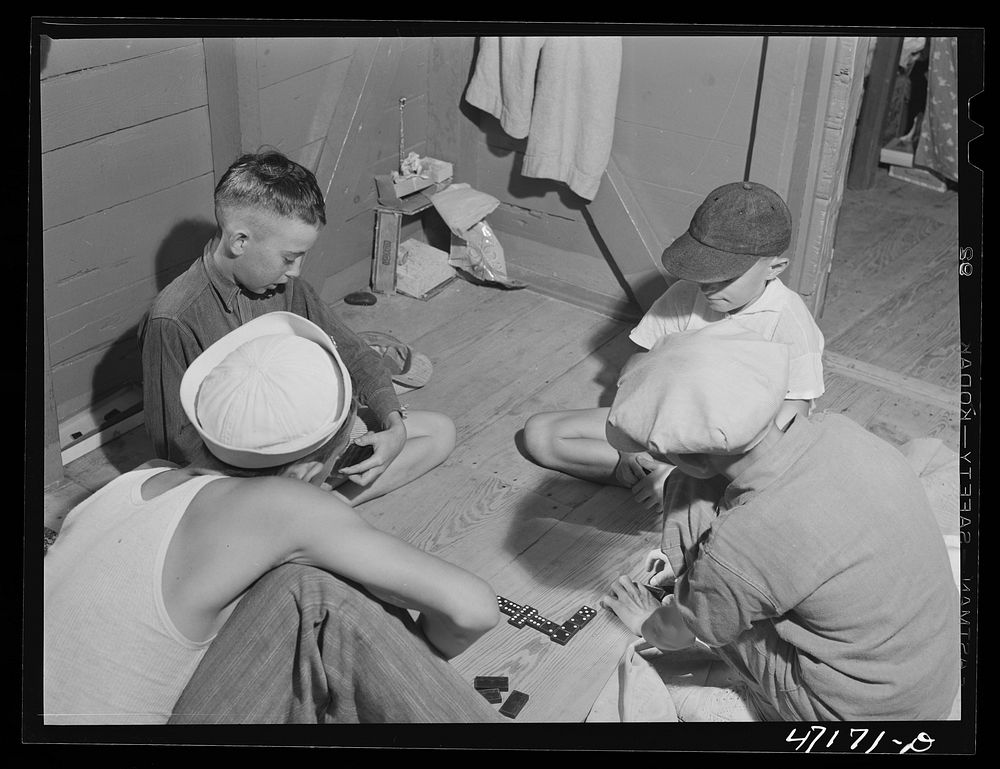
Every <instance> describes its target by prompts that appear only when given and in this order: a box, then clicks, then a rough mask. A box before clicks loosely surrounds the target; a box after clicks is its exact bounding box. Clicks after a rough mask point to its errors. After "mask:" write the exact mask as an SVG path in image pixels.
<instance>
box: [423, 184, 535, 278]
mask: <svg viewBox="0 0 1000 769" xmlns="http://www.w3.org/2000/svg"><path fill="white" fill-rule="evenodd" d="M430 201H431V203H432V204H433V205H434V208H435V209H437V212H438V213H439V214H440V215H441V218H442V219H443V220H444V223H445V224H446V225H448V229H449V230H451V233H452V235H454V236H455V238H457V239H458V241H459V242H458V243H456V242H454V241H453V243H452V247H451V253H450V255H449V257H448V264H450V265H451V266H452V267H456V268H458V269H460V270H463V271H465V272H467V273H469V274H470V275H472V276H473V277H474V278H476V279H478V280H480V281H483V282H485V283H490V284H494V285H498V286H501V287H503V288H508V289H514V288H524V287H525V284H524V283H521V282H520V281H517V280H513V279H511V278H509V277H507V263H506V261H505V260H504V255H503V246H501V245H500V241H499V240H497V237H496V234H495V233H494V232H493V230H492V229H491V228H490V226H489V224H488V223H487V222H486V217H487V216H488V215H489V214H491V213H492V212H493V211H494V210H495V209H496V207H497V206H498V205H500V201H499V200H497V199H496V198H495V197H493V196H492V195H489V194H487V193H485V192H480V191H479V190H474V189H472V188H471V187H470V186H469V185H468V184H465V183H458V184H452V185H449V186H448V187H447V188H445V189H443V190H441V192H438V193H436V194H434V195H431V196H430Z"/></svg>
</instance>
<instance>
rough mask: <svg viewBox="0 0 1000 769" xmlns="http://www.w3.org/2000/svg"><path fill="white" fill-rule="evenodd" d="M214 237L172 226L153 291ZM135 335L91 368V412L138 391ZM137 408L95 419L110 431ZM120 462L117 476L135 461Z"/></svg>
mask: <svg viewBox="0 0 1000 769" xmlns="http://www.w3.org/2000/svg"><path fill="white" fill-rule="evenodd" d="M214 234H215V224H214V223H213V222H209V221H207V220H200V219H188V220H184V221H181V222H179V223H177V224H176V225H174V227H173V228H172V229H171V230H170V232H169V233H168V234H167V236H166V237H165V238H164V239H163V242H162V243H161V244H160V247H159V249H158V250H157V252H156V257H155V259H154V262H153V263H154V265H155V277H156V291H157V292H160V291H162V290H163V289H164V288H165V287H166V286H167V285H168V284H169V283H170V282H171V281H172V280H174V278H176V277H177V276H178V275H180V274H181V273H183V272H184V271H185V270H186V269H187V268H188V267H189V266H190V265H191V264H192V263H193V262H194V261H195V259H197V258H199V257H200V256H201V254H202V251H203V249H204V247H205V244H206V243H207V242H208V241H209V240H210V239H211V238H212V236H213V235H214ZM143 301H145V300H143ZM148 309H149V308H148V307H143V308H142V314H143V315H144V314H145V312H146V311H147V310H148ZM138 334H139V323H136V324H133V325H132V326H130V327H129V328H128V330H126V331H125V332H124V333H122V334H121V335H120V336H119V337H118V338H117V339H116V340H115V341H114V342H113V343H112V344H111V346H110V347H109V348H108V349H107V351H106V352H105V353H104V355H103V356H102V358H101V361H100V362H99V363H98V364H97V366H96V367H95V369H94V375H93V379H92V382H91V392H92V393H93V394H94V395H93V398H94V402H92V403H91V408H95V407H96V406H97V404H98V402H99V401H100V400H101V399H102V398H105V397H107V396H108V395H109V394H112V393H114V392H116V391H118V390H120V389H121V388H123V387H126V386H133V385H134V386H139V387H141V384H142V363H141V359H140V354H139V336H138ZM141 408H142V403H136V404H135V405H134V406H131V407H129V408H128V409H127V410H125V411H113V412H110V413H108V414H103V415H101V414H99V415H97V416H100V417H103V420H104V421H103V422H102V427H110V426H112V425H114V424H115V423H116V422H119V421H121V420H123V419H126V418H127V417H129V416H131V415H132V414H134V413H136V412H137V411H139V410H140V409H141ZM120 460H121V461H122V462H125V463H128V466H127V467H126V466H122V467H119V466H118V465H117V462H116V459H115V458H114V457H112V458H111V462H112V464H114V465H115V466H116V469H118V470H119V471H121V472H125V471H127V470H131V469H132V468H133V467H134V466H135V460H134V458H132V457H121V458H120Z"/></svg>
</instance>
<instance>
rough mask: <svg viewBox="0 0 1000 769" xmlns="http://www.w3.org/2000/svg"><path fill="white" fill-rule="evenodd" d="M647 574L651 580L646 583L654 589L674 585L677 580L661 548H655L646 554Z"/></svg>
mask: <svg viewBox="0 0 1000 769" xmlns="http://www.w3.org/2000/svg"><path fill="white" fill-rule="evenodd" d="M644 565H645V568H646V573H647V574H648V575H649V579H647V580H646V581H647V582H649V584H650V585H653V586H654V587H660V586H661V585H672V584H673V583H674V580H675V578H676V577H675V575H674V569H673V567H672V566H671V565H670V561H669V560H667V556H666V555H665V554H664V552H663V551H662V550H661V549H660V548H655V549H653V550H650V551H649V552H648V553H646V562H645V564H644Z"/></svg>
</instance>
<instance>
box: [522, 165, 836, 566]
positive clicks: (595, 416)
mask: <svg viewBox="0 0 1000 769" xmlns="http://www.w3.org/2000/svg"><path fill="white" fill-rule="evenodd" d="M791 233H792V217H791V213H790V212H789V210H788V206H786V205H785V202H784V201H783V200H782V199H781V196H779V195H778V194H777V193H776V192H774V190H772V189H770V188H768V187H766V186H765V185H763V184H758V183H756V182H734V183H732V184H724V185H722V186H721V187H718V188H716V189H714V190H712V191H711V192H710V193H709V194H708V195H707V196H706V197H705V200H704V201H703V202H702V203H701V205H699V206H698V209H697V210H696V211H695V213H694V216H693V217H692V219H691V224H690V226H689V227H688V230H687V232H685V233H684V234H683V235H681V236H680V237H678V238H677V239H676V240H675V241H674V242H673V243H671V244H670V246H669V247H667V248H666V249H665V250H664V252H663V256H662V261H663V266H664V269H666V270H667V272H669V273H670V274H671V275H673V276H674V277H676V278H678V280H677V282H676V283H674V284H673V285H671V287H670V288H669V289H668V290H667V291H666V293H664V294H663V296H661V297H660V298H659V299H658V300H656V302H654V304H653V306H652V307H651V308H650V309H649V311H648V312H647V313H646V314H645V316H643V318H642V320H641V321H640V322H639V324H638V325H637V326H636V327H635V328H634V329H633V330H632V332H631V333H630V334H629V338H630V339H631V340H632V341H633V342H635V344H636V345H638V348H641V349H638V352H640V353H644V352H645V351H647V350H649V349H650V348H652V347H653V345H654V344H655V343H656V342H657V340H659V339H661V338H663V337H665V336H669V335H671V334H675V333H679V332H682V331H693V330H695V329H699V328H703V327H705V326H708V325H711V324H714V323H733V324H738V325H739V326H741V327H743V328H746V329H749V330H751V331H753V332H755V333H756V334H758V335H760V336H761V337H763V338H764V339H765V340H768V341H774V342H780V343H783V344H785V345H787V346H788V348H789V350H788V352H789V358H790V371H789V384H788V390H787V392H786V393H785V404H784V405H783V407H782V410H781V414H780V415H779V420H780V421H783V422H787V421H788V420H790V419H791V418H792V417H793V416H794V415H795V414H807V413H808V412H809V411H810V409H811V407H812V402H813V400H814V399H815V398H818V397H819V396H820V395H822V393H823V389H824V388H823V366H822V354H823V334H822V333H821V332H820V330H819V327H818V326H817V325H816V322H815V321H814V320H813V317H812V315H811V314H810V312H809V310H808V309H807V308H806V306H805V303H804V302H803V301H802V299H801V297H800V296H799V295H798V294H797V293H795V292H794V291H792V290H791V289H789V288H787V287H786V286H785V285H784V284H783V283H782V282H781V281H780V280H778V279H777V278H778V276H779V275H780V274H781V272H782V271H783V270H784V269H785V268H786V267H787V266H788V262H789V256H788V254H787V250H788V247H789V244H790V243H791ZM607 417H608V409H607V408H589V409H575V410H571V411H556V412H547V413H541V414H535V415H534V416H532V417H531V418H530V419H529V420H528V422H527V423H526V424H525V428H524V438H525V445H526V447H527V449H528V451H529V453H530V454H531V456H532V458H533V459H534V460H535V461H536V462H537V463H538V464H540V465H542V466H544V467H549V468H551V469H554V470H560V471H561V472H565V473H568V474H570V475H574V476H576V477H578V478H584V479H586V480H590V481H597V482H601V483H611V484H616V485H619V486H625V487H626V488H631V489H632V492H633V496H634V497H635V499H636V500H637V501H638V502H639V503H640V504H642V505H643V506H644V507H646V508H648V509H650V510H657V511H661V510H662V509H663V507H662V498H663V484H664V483H665V481H666V477H667V475H668V474H669V473H670V472H671V471H672V469H673V467H672V466H671V465H669V464H665V463H663V462H660V461H656V460H654V459H653V458H652V457H651V456H650V455H649V453H648V452H645V451H642V452H636V453H631V452H622V451H618V450H617V449H615V448H613V447H612V446H611V445H610V444H609V443H608V441H607V439H606V437H605V431H604V424H605V421H606V420H607ZM655 554H656V551H654V553H653V554H651V555H652V556H653V557H655ZM659 560H660V563H661V564H666V560H665V559H662V558H661V559H659ZM659 579H669V570H667V571H664V572H659Z"/></svg>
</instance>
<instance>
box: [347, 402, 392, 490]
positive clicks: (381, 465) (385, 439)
mask: <svg viewBox="0 0 1000 769" xmlns="http://www.w3.org/2000/svg"><path fill="white" fill-rule="evenodd" d="M354 442H355V443H357V444H358V445H360V446H371V447H373V448H374V449H375V453H374V454H372V455H371V456H370V457H368V459H366V460H364V461H363V462H358V463H357V464H356V465H350V466H348V467H342V468H341V469H340V473H339V474H340V475H342V476H344V477H345V478H347V479H348V480H349V481H351V482H352V483H356V484H358V485H359V486H369V485H371V484H372V483H373V482H374V481H375V479H376V478H378V477H379V476H380V475H382V473H384V472H385V471H386V469H387V468H388V467H389V465H390V464H392V460H394V459H395V458H396V457H397V456H399V452H401V451H402V450H403V446H405V445H406V425H405V424H403V419H402V417H401V416H400V415H399V413H398V412H393V413H392V414H391V415H390V416H389V426H388V427H387V428H386V429H385V430H383V431H382V432H379V433H376V432H371V431H369V432H367V433H365V434H364V435H362V436H361V437H360V438H357V439H356V440H355V441H354Z"/></svg>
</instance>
